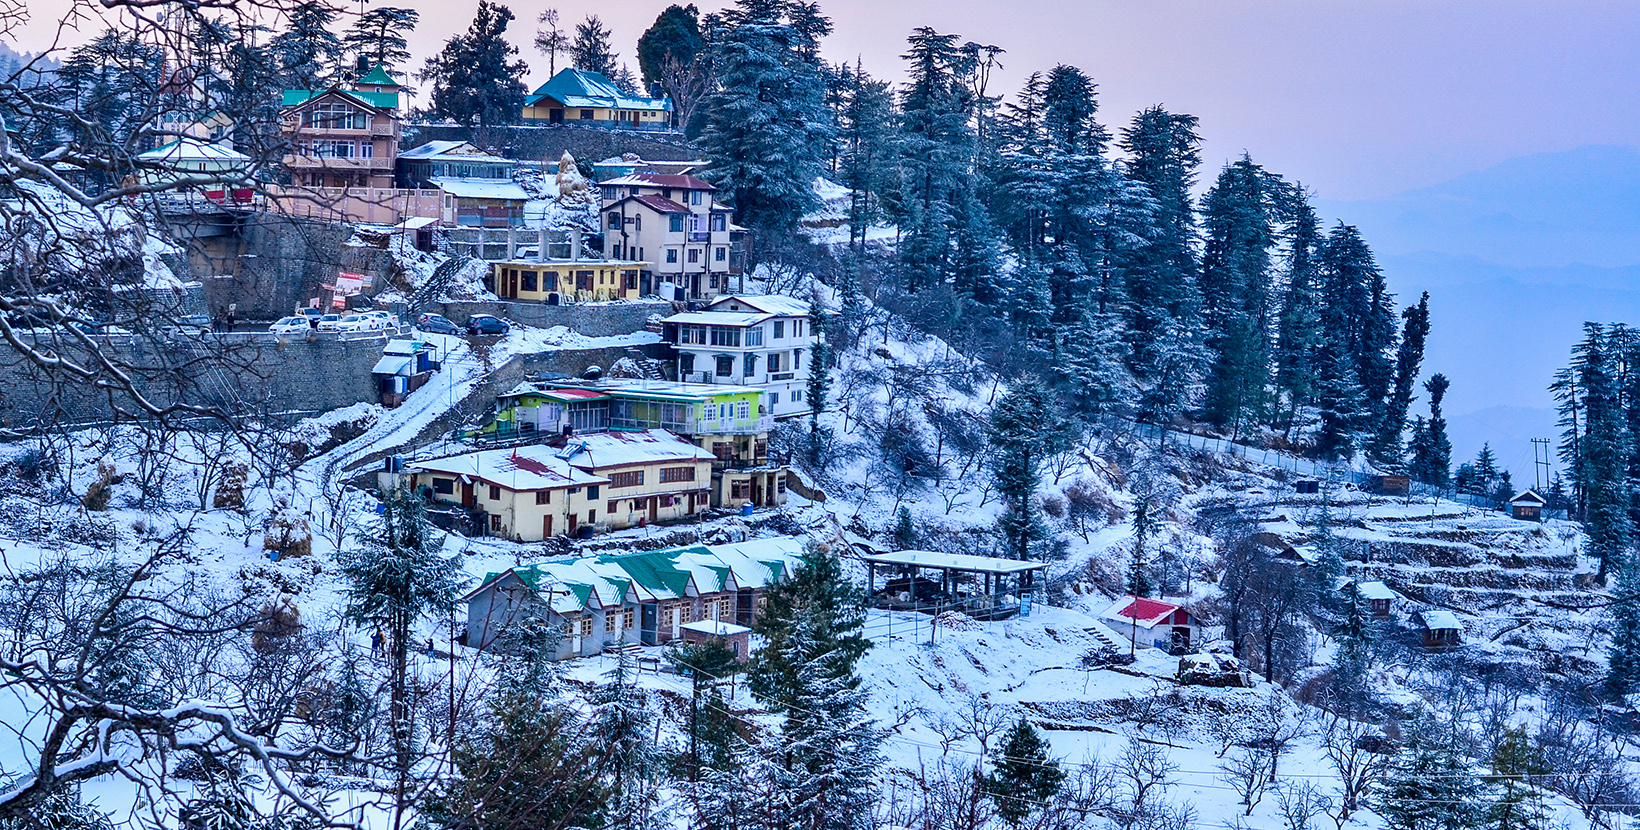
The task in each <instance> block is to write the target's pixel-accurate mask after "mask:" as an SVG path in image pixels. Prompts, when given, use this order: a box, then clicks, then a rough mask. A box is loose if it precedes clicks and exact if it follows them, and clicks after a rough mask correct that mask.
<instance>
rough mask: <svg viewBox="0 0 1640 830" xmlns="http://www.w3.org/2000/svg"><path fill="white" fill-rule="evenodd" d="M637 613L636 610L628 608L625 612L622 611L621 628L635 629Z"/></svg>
mask: <svg viewBox="0 0 1640 830" xmlns="http://www.w3.org/2000/svg"><path fill="white" fill-rule="evenodd" d="M637 613H638V609H636V608H628V609H626V610H625V611H622V612H621V628H636V627H637V625H638V623H637V620H636V615H637Z"/></svg>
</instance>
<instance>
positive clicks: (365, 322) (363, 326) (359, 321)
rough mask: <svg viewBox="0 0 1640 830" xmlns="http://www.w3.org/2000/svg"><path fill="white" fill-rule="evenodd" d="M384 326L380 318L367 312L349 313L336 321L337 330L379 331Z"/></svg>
mask: <svg viewBox="0 0 1640 830" xmlns="http://www.w3.org/2000/svg"><path fill="white" fill-rule="evenodd" d="M383 328H386V326H385V324H383V323H382V321H381V318H379V317H371V316H370V315H368V314H349V315H347V316H345V317H343V318H342V319H340V320H337V321H336V330H337V331H380V330H381V329H383Z"/></svg>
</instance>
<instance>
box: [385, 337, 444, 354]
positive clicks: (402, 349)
mask: <svg viewBox="0 0 1640 830" xmlns="http://www.w3.org/2000/svg"><path fill="white" fill-rule="evenodd" d="M430 348H432V345H431V344H429V343H424V342H422V341H420V340H389V341H387V345H386V346H383V347H382V354H420V353H421V352H424V351H427V350H428V349H430Z"/></svg>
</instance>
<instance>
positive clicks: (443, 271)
mask: <svg viewBox="0 0 1640 830" xmlns="http://www.w3.org/2000/svg"><path fill="white" fill-rule="evenodd" d="M472 259H473V257H470V256H459V257H450V258H449V259H447V260H445V261H444V262H442V263H439V266H438V267H437V268H434V269H433V275H432V276H430V277H428V278H427V283H426V284H425V285H423V286H422V287H421V288H418V289H416V293H414V294H411V295H410V299H409V300H407V301H406V304H407V305H409V306H410V314H411V315H412V316H414V315H416V314H420V313H421V312H422V310H423V309H425V308H427V307H428V306H430V305H432V304H433V303H434V302H436V301H437V300H438V298H439V297H440V296H442V295H443V294H444V290H445V289H446V288H449V287H450V283H451V282H452V281H454V280H455V278H456V275H457V274H460V273H461V269H463V268H465V267H467V263H468V262H470V261H471V260H472Z"/></svg>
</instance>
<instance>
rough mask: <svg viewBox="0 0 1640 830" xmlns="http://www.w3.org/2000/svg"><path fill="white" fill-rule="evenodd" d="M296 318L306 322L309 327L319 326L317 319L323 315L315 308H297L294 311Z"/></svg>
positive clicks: (323, 314)
mask: <svg viewBox="0 0 1640 830" xmlns="http://www.w3.org/2000/svg"><path fill="white" fill-rule="evenodd" d="M296 316H298V317H301V318H302V319H304V320H307V322H308V325H310V326H317V325H319V318H320V317H323V316H325V313H324V312H323V311H320V310H319V309H317V308H298V309H296Z"/></svg>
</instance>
